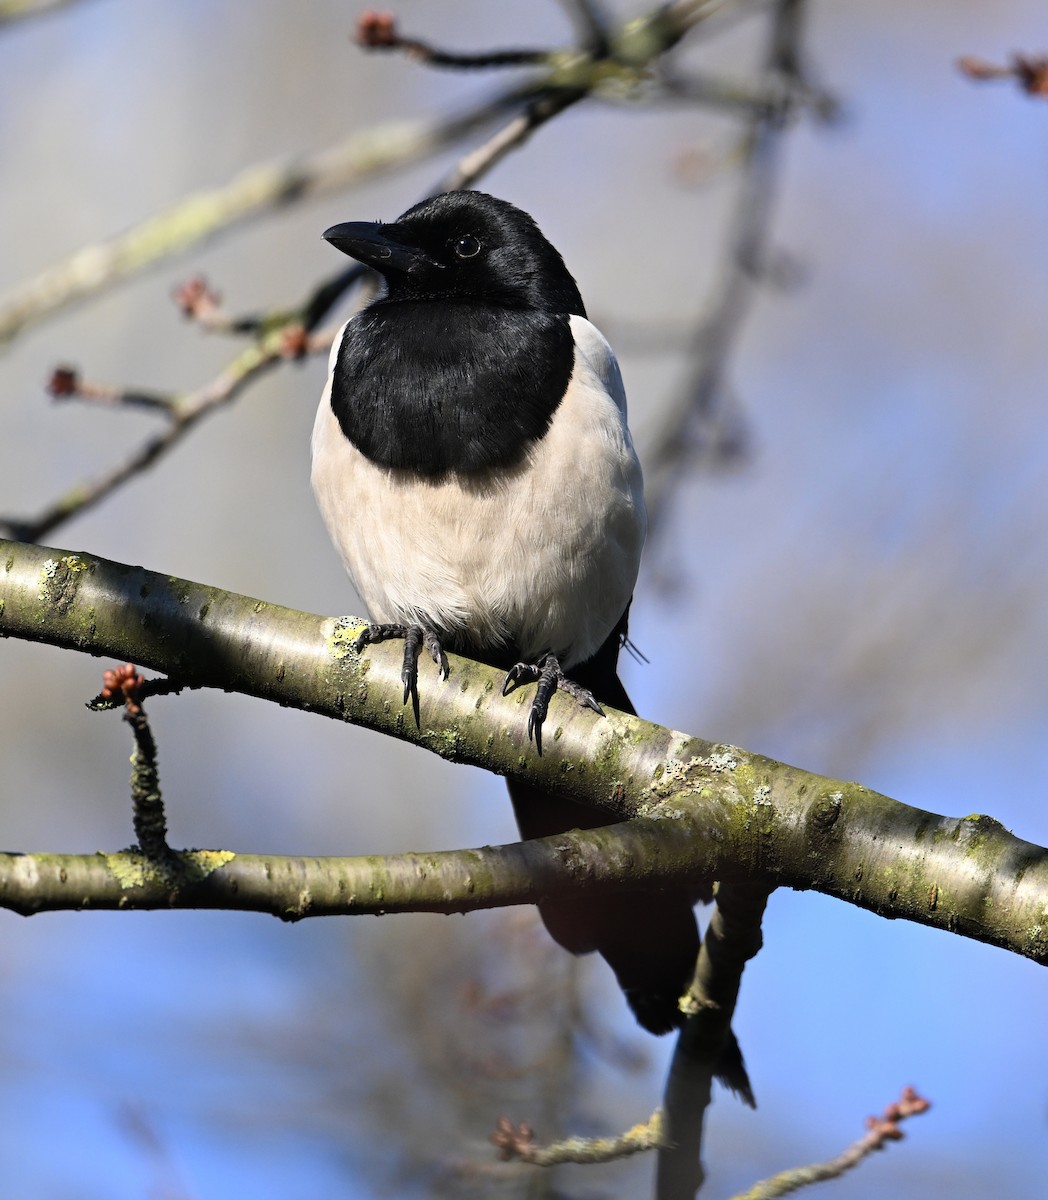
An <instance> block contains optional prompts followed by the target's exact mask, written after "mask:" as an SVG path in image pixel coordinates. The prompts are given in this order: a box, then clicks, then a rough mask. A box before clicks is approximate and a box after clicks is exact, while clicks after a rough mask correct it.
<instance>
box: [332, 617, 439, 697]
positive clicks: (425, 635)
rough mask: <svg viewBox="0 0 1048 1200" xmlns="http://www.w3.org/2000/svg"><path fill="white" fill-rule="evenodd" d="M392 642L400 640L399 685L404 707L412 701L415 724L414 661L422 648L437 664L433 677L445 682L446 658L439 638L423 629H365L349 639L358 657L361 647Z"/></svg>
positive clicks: (423, 627) (413, 627)
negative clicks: (402, 644)
mask: <svg viewBox="0 0 1048 1200" xmlns="http://www.w3.org/2000/svg"><path fill="white" fill-rule="evenodd" d="M393 638H403V639H404V663H403V666H402V667H401V669H400V681H401V683H403V685H404V703H405V704H407V702H408V701H409V700H411V699H414V709H415V720H416V721H417V720H418V659H419V655H420V654H421V653H422V647H423V646H425V647H426V649H427V650H428V651H429V654H430V657H431V658H432V659H433V661H434V662H435V663H436V664H437V674H438V675H439V676H440V678H441V679H447V677H448V676H449V675H450V674H451V668H450V666H449V665H448V656H447V655H446V654H445V653H444V648H443V647H442V646H441V644H440V638H439V637H438V636H437V634H436V633H435V631H434V630H432V629H430V628H428V627H427V626H425V625H374V624H371V625H365V626H364V628H363V629H362V630H361V631H360V633H359V634H357V636H356V637H355V638H354V639H353V642H352V649H353V650H354V652H355V653H357V654H359V653H360V652H361V651H362V650H363V649H364V647H365V646H372V645H376V644H377V643H379V642H386V641H390V640H392V639H393Z"/></svg>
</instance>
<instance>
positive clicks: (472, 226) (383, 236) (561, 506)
mask: <svg viewBox="0 0 1048 1200" xmlns="http://www.w3.org/2000/svg"><path fill="white" fill-rule="evenodd" d="M323 237H324V238H325V239H326V240H327V241H328V242H329V243H330V244H331V245H332V246H334V247H335V248H336V249H338V250H340V251H342V252H343V253H345V254H347V255H349V256H351V257H352V258H355V259H356V260H357V261H358V262H360V263H362V264H364V265H365V266H367V267H370V268H371V269H372V270H374V271H375V272H377V273H378V276H379V277H380V284H381V289H380V292H379V294H378V295H377V297H376V298H374V299H373V300H371V302H370V303H368V304H367V305H366V306H365V307H364V308H362V309H361V310H360V311H359V312H357V313H356V314H355V315H354V316H353V317H351V318H350V320H348V321H347V322H346V324H345V325H343V327H342V328H341V330H340V331H339V333H338V334H337V335H336V337H335V340H334V343H333V345H332V349H331V354H330V358H329V364H328V377H327V381H326V384H325V387H324V391H323V395H322V397H321V401H320V406H319V408H318V410H317V416H316V422H315V425H314V429H313V436H312V472H311V482H312V486H313V492H314V495H315V497H316V501H317V505H318V507H319V509H320V513H321V516H322V518H323V520H324V523H325V525H326V527H327V530H328V533H329V535H330V537H331V540H332V542H333V543H334V545H335V547H336V549H337V551H338V553H339V555H340V556H341V559H342V561H343V563H344V565H345V567H346V569H347V571H348V573H349V576H350V578H351V580H352V582H353V584H354V587H355V589H356V591H357V593H358V595H359V596H360V598H361V599H362V601H363V602H364V604H365V605H366V607H367V610H368V616H369V622H370V623H369V624H368V625H367V626H366V627H365V629H364V630H363V632H362V633H361V635H360V636H359V637H358V638H357V640H356V644H355V648H356V649H357V650H359V651H364V650H365V648H366V647H367V646H368V645H369V644H374V643H377V642H381V641H385V640H388V639H391V638H403V639H404V662H403V670H402V680H403V683H404V701H405V703H407V701H408V699H409V698H410V697H411V696H412V695H414V696H415V703H416V713H417V691H416V689H417V686H418V661H419V658H420V656H421V655H422V654H423V652H425V653H426V654H427V655H428V656H429V657H430V658H432V660H433V662H434V664H435V665H436V667H437V675H438V677H439V679H446V678H447V676H448V672H449V667H448V661H447V655H446V651H448V650H451V651H453V652H455V653H459V654H464V655H467V656H470V657H473V658H477V659H479V660H481V661H483V662H486V663H488V664H490V665H492V666H495V667H497V668H501V669H502V670H504V671H506V673H507V674H506V683H505V687H504V691H508V690H511V689H513V688H516V687H519V686H523V685H525V684H527V683H530V682H535V684H536V691H535V697H534V699H533V701H532V704H531V708H530V710H529V715H528V725H527V736H528V738H529V739H530V740H531V741H533V742H534V743H535V746H536V750H537V751H538V752H539V753H541V747H542V743H541V738H542V726H543V721H544V720H545V717H546V713H547V708H548V705H549V703H550V700H551V698H552V696H553V694H554V693H555V692H556V691H557V690H563V691H566V692H567V693H568V694H569V695H571V696H572V697H574V698H575V700H576V701H577V702H578V703H580V704H582V705H584V706H586V707H587V708H589V709H592V710H593V711H594V713H595V714H602V713H603V708H602V705H604V704H607V705H609V706H611V707H614V708H617V709H620V710H622V711H625V712H628V713H633V712H635V710H634V708H633V706H632V704H631V703H630V700H629V697H628V695H627V694H626V691H625V688H624V687H623V685H622V683H621V681H620V680H619V677H618V672H617V662H618V657H619V652H620V649H621V647H622V645H623V644H624V642H625V641H626V637H627V621H628V614H629V607H630V602H631V599H632V596H633V591H634V587H635V585H636V581H637V577H638V572H639V566H640V558H641V550H642V547H643V544H644V538H645V532H646V524H647V518H646V513H645V508H644V496H643V484H642V476H641V468H640V463H639V461H638V458H637V454H636V451H635V449H634V446H633V442H632V439H631V436H630V432H629V428H628V426H627V423H626V395H625V391H624V388H623V382H622V376H621V373H620V370H619V366H618V363H617V361H616V358H615V355H614V353H613V351H612V349H611V347H610V346H609V344H608V342H607V341H606V340H605V338H604V337H603V335H602V334H601V333H600V332H599V330H598V329H597V328H596V327H595V326H594V325H593V324H591V323H590V321H589V320H588V319H587V316H586V308H585V305H584V304H583V301H582V296H581V295H580V293H579V289H578V286H577V284H576V282H575V279H574V278H573V276H572V275H571V273H570V272H569V271H568V268H567V266H566V265H565V263H564V260H563V258H562V257H561V255H560V253H559V252H558V251H557V250H556V249H555V248H554V247H553V245H552V244H551V243H550V242H549V241H548V240H547V238H546V237H545V236H544V235H543V234H542V232H541V231H540V229H539V227H538V225H537V224H536V222H535V220H534V219H533V218H532V217H531V216H530V215H529V214H528V213H526V212H524V211H523V210H522V209H520V208H518V207H516V206H515V205H513V204H511V203H510V202H508V201H506V200H502V199H499V198H497V197H494V196H491V195H488V194H486V193H484V192H480V191H471V190H463V191H454V192H445V193H443V194H440V195H436V196H432V197H430V198H427V199H425V200H423V201H422V202H421V203H419V204H416V205H414V206H413V207H411V208H409V209H408V210H407V211H406V212H404V213H403V214H401V215H400V216H399V217H397V219H396V220H395V221H392V222H387V223H383V222H364V221H350V222H345V223H342V224H338V225H334V226H332V227H331V228H330V229H328V230H326V231H325V233H324V234H323ZM508 786H509V789H510V797H511V800H512V803H513V808H514V811H515V815H516V819H517V824H518V827H519V829H520V833H521V836H522V837H524V838H536V837H545V836H548V835H552V834H558V833H563V832H565V831H567V830H569V829H576V828H581V829H589V828H596V827H598V826H601V825H605V824H608V823H609V821H608V817H607V815H606V814H602V813H600V812H598V811H597V810H595V809H592V808H589V807H586V806H584V805H580V804H578V803H576V802H574V801H572V800H571V799H569V798H567V797H565V796H562V795H557V794H552V793H549V792H545V791H542V790H540V789H538V788H535V787H533V786H531V785H529V784H526V783H523V782H521V781H518V780H510V781H508ZM698 898H699V896H698V894H691V893H689V892H687V891H686V890H684V889H683V888H680V887H674V888H672V889H666V890H662V891H654V890H645V891H637V892H634V893H615V894H613V895H608V896H603V897H597V898H588V897H587V898H579V899H575V900H571V901H565V900H557V901H553V900H549V901H545V902H542V903H540V904H539V906H538V907H539V913H540V916H541V918H542V920H543V923H544V924H545V926H546V928H547V929H548V931H549V933H550V934H551V935H552V937H553V938H554V939H555V940H556V941H557V942H558V943H559V944H560V945H561V946H563V947H564V948H565V949H567V950H569V951H570V952H572V953H574V954H585V953H589V952H591V951H596V952H598V953H599V954H600V955H601V956H602V957H603V958H604V959H605V960H606V961H607V962H608V964H609V965H610V966H611V968H612V970H613V971H614V973H615V976H616V978H617V980H618V983H619V985H620V987H621V989H622V990H623V992H624V993H625V996H626V999H627V1001H628V1003H629V1006H630V1008H631V1009H632V1011H633V1013H634V1016H635V1017H636V1019H637V1021H638V1023H639V1024H640V1025H641V1026H642V1027H643V1028H644V1029H646V1030H648V1031H649V1032H651V1033H655V1034H662V1033H667V1032H669V1031H670V1030H672V1029H674V1028H676V1027H678V1026H680V1025H681V1024H682V1023H683V1020H684V1017H683V1015H682V1013H681V1011H680V1008H679V1004H678V1001H679V998H680V996H681V994H682V993H683V992H684V991H685V989H686V987H687V985H688V982H689V980H690V977H691V974H692V972H693V970H694V966H695V960H696V955H697V953H698V949H699V944H700V943H699V933H698V927H697V924H696V920H695V913H694V906H695V903H696V901H697V899H698ZM717 1069H718V1074H719V1075H720V1076H721V1077H722V1078H723V1079H724V1080H725V1082H727V1084H728V1086H730V1087H732V1088H733V1090H736V1091H738V1092H740V1094H745V1093H746V1092H747V1091H748V1088H749V1085H748V1082H746V1078H745V1069H744V1067H743V1065H742V1059H741V1055H740V1054H739V1052H738V1047H737V1044H736V1043H735V1041H734V1037H733V1036H732V1037H731V1038H730V1039H729V1044H728V1045H727V1046H726V1047H725V1049H724V1052H723V1055H722V1060H721V1062H720V1063H719V1064H718V1068H717Z"/></svg>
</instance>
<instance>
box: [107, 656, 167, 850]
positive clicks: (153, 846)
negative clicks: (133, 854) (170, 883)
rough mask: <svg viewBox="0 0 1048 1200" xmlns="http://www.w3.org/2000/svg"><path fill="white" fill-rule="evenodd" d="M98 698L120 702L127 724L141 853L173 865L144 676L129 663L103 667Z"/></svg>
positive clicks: (134, 818)
mask: <svg viewBox="0 0 1048 1200" xmlns="http://www.w3.org/2000/svg"><path fill="white" fill-rule="evenodd" d="M102 681H103V684H102V690H101V692H99V699H100V700H103V701H108V702H110V703H112V704H118V703H120V702H121V701H122V702H123V704H124V720H125V721H126V722H127V723H128V724H129V725H130V726H131V733H132V735H133V736H134V739H135V748H134V751H133V752H132V754H131V807H132V813H133V817H132V819H133V822H134V828H135V837H136V839H137V841H138V848H139V850H141V852H142V854H143V855H144V856H145V857H146V858H148V859H151V860H152V861H154V862H156V863H159V864H160V865H162V866H165V867H169V868H170V867H174V866H176V865H177V862H178V856H177V854H176V853H175V851H174V850H172V849H171V847H170V846H169V845H168V844H167V817H166V816H165V814H164V801H163V798H162V796H161V794H160V775H159V772H158V770H157V751H156V740H155V739H154V737H153V732H152V730H151V729H150V728H149V720H148V718H147V717H146V714H145V709H144V708H143V707H142V700H143V698H144V697H143V692H144V690H145V686H146V683H145V680H144V679H143V678H142V676H141V675H139V674H138V673H137V671H136V670H135V668H134V666H133V664H131V663H124V665H123V666H122V667H117V668H115V669H114V670H110V671H106V672H105V673H104V674H103V676H102Z"/></svg>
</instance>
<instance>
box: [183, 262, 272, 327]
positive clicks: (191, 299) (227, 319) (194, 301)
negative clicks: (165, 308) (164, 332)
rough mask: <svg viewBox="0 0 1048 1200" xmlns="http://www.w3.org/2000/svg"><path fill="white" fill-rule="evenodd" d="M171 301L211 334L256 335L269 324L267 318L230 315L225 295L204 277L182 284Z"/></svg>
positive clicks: (188, 317) (187, 280)
mask: <svg viewBox="0 0 1048 1200" xmlns="http://www.w3.org/2000/svg"><path fill="white" fill-rule="evenodd" d="M171 298H172V300H174V302H175V305H176V306H177V307H178V309H179V311H180V312H181V313H182V315H183V316H184V317H185V318H186V319H187V320H190V321H195V322H196V323H197V324H198V325H199V326H200V327H201V328H202V329H206V330H207V331H208V332H209V333H231V334H255V333H258V332H259V330H260V329H262V327H263V325H264V323H265V318H264V317H262V316H260V315H258V314H252V315H250V316H240V317H234V316H232V315H231V314H229V313H227V312H226V310H225V309H224V308H223V307H222V297H221V295H220V294H219V293H218V292H216V291H215V290H214V288H212V287H211V286H210V285H209V284H208V282H207V279H206V278H205V277H204V276H203V275H192V276H190V278H189V279H186V280H185V281H184V282H182V283H180V284H178V286H177V287H175V288H174V289H173V290H172V292H171Z"/></svg>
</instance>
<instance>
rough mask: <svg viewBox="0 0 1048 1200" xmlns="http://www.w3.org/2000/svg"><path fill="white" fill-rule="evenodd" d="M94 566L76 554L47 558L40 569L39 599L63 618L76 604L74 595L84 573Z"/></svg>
mask: <svg viewBox="0 0 1048 1200" xmlns="http://www.w3.org/2000/svg"><path fill="white" fill-rule="evenodd" d="M93 569H94V564H92V563H90V562H88V561H87V560H86V559H83V558H80V556H79V555H76V554H67V555H66V556H65V557H64V558H49V559H48V560H47V562H45V563H44V565H43V566H42V567H41V568H40V576H39V580H38V582H39V585H40V599H41V600H43V602H44V603H45V604H48V605H50V607H51V608H53V609H54V610H55V611H56V612H57V613H58V614H59V616H62V617H64V616H65V615H66V614H67V613H68V612H69V610H70V609H71V608H72V607H73V605H74V604H75V603H76V594H77V592H78V591H79V588H80V581H81V579H82V578H83V576H84V574H85V572H90V571H92V570H93Z"/></svg>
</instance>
